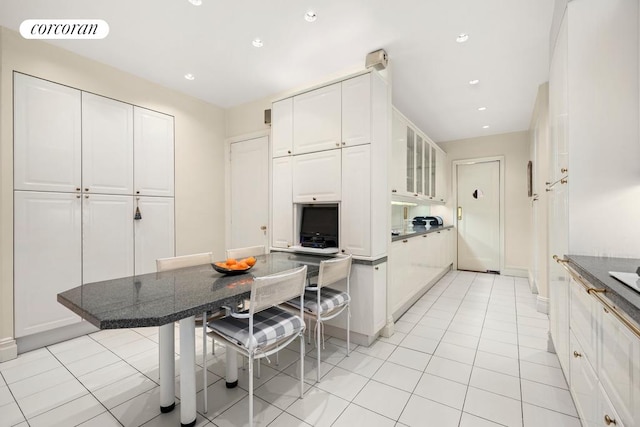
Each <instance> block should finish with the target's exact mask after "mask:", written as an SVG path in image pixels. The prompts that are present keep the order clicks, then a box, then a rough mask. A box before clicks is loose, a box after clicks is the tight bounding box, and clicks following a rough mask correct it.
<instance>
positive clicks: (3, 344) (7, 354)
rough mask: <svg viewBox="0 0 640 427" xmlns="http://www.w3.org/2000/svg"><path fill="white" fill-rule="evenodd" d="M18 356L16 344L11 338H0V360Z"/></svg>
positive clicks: (4, 360) (3, 360)
mask: <svg viewBox="0 0 640 427" xmlns="http://www.w3.org/2000/svg"><path fill="white" fill-rule="evenodd" d="M16 357H18V344H17V343H16V340H14V339H13V338H11V337H9V338H2V339H0V362H6V361H7V360H11V359H15V358H16Z"/></svg>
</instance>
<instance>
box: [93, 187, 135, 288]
mask: <svg viewBox="0 0 640 427" xmlns="http://www.w3.org/2000/svg"><path fill="white" fill-rule="evenodd" d="M133 199H134V198H133V197H132V196H120V195H111V194H85V195H84V196H83V197H82V282H83V283H90V282H98V281H101V280H109V279H115V278H118V277H126V276H132V275H133V274H134V270H133V266H134V254H133V217H134V213H135V208H134V207H133Z"/></svg>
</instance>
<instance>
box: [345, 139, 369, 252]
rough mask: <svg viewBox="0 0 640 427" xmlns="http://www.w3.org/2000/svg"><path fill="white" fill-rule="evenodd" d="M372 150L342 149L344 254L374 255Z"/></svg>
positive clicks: (356, 147)
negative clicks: (372, 251)
mask: <svg viewBox="0 0 640 427" xmlns="http://www.w3.org/2000/svg"><path fill="white" fill-rule="evenodd" d="M370 170H371V147H370V146H369V145H358V146H355V147H348V148H343V149H342V204H341V206H340V248H341V249H342V252H344V253H348V254H353V255H361V256H370V255H371V233H372V230H371V176H370V175H371V172H370Z"/></svg>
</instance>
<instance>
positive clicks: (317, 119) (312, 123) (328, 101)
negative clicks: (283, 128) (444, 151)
mask: <svg viewBox="0 0 640 427" xmlns="http://www.w3.org/2000/svg"><path fill="white" fill-rule="evenodd" d="M340 93H341V90H340V83H336V84H333V85H331V86H325V87H322V88H320V89H316V90H312V91H311V92H307V93H304V94H302V95H298V96H296V97H294V98H293V153H294V154H303V153H311V152H314V151H322V150H330V149H332V148H337V147H340V146H341V142H342V141H341V136H342V135H341V132H342V129H341V127H342V125H341V120H342V119H341V117H342V115H341V112H340V106H341V101H342V99H341V95H340Z"/></svg>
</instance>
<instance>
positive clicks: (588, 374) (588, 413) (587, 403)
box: [568, 333, 602, 427]
mask: <svg viewBox="0 0 640 427" xmlns="http://www.w3.org/2000/svg"><path fill="white" fill-rule="evenodd" d="M569 349H570V350H571V357H570V362H569V367H570V370H569V375H568V376H569V377H570V378H571V392H572V395H573V401H574V403H575V404H576V410H577V411H578V415H579V416H580V419H581V420H582V426H583V427H595V426H601V425H602V424H601V421H602V418H601V417H600V411H599V401H598V400H599V391H598V377H597V375H596V373H595V371H594V369H593V367H592V366H591V363H589V359H588V358H587V355H586V353H585V351H584V350H583V349H582V347H581V346H580V343H579V342H578V340H577V339H576V337H575V335H574V334H573V333H571V334H570V346H569Z"/></svg>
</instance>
